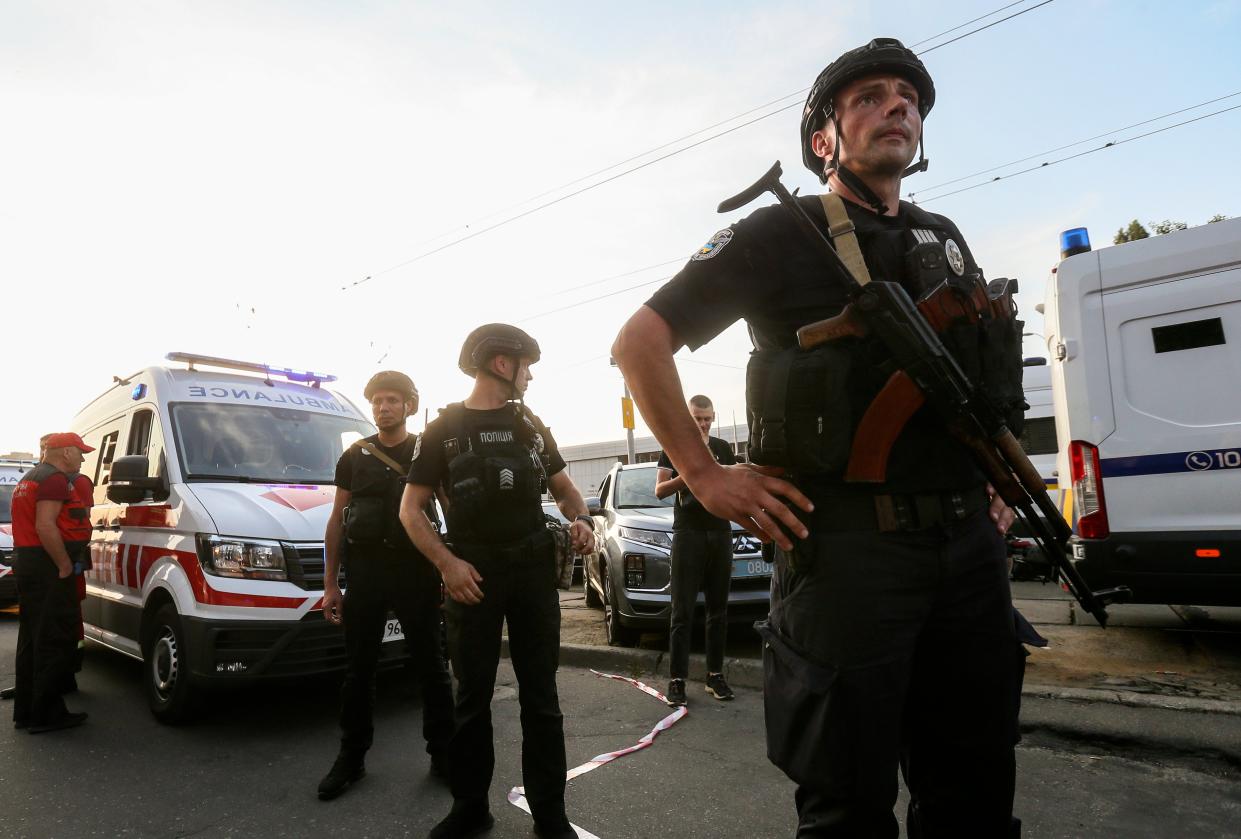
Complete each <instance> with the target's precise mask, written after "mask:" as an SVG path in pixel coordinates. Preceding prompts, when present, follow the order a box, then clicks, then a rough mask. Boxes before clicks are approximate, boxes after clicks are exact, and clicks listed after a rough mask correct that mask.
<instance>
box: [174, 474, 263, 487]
mask: <svg viewBox="0 0 1241 839" xmlns="http://www.w3.org/2000/svg"><path fill="white" fill-rule="evenodd" d="M185 479H186V480H187V481H227V482H230V483H234V484H252V483H257V482H256V481H255V480H254V478H251V477H250V476H249V475H212V474H210V473H209V472H194V473H193V474H190V475H187V476H186V478H185ZM263 483H266V481H264V482H263Z"/></svg>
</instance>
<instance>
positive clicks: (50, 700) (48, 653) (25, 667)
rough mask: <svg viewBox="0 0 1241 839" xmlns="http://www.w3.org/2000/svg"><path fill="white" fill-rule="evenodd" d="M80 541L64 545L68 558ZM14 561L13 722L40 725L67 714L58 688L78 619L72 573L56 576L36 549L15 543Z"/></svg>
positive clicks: (69, 670)
mask: <svg viewBox="0 0 1241 839" xmlns="http://www.w3.org/2000/svg"><path fill="white" fill-rule="evenodd" d="M84 546H85V545H84V544H82V545H66V548H68V549H69V555H70V557H71V558H73V557H74V556H76V555H77V554H78V553H80V551H81V550H82V549H83V548H84ZM15 565H16V567H15V569H14V572H15V575H16V577H17V597H18V604H19V609H20V614H19V617H18V623H17V661H16V665H17V667H16V669H17V673H16V677H17V678H16V682H17V684H16V692H15V694H14V697H13V721H14V722H15V723H27V724H29V725H42V724H44V723H50V722H55V721H56V720H57V719H59V718H60V717H63V716H64V715H65V714H66V713H67V709H66V707H65V700H64V698H63V696H62V692H63V690H64V686H65V683H66V682H67V681H68V680H69V678H70V677H71V676H72V675H73V672H74V665H75V663H76V658H77V647H78V629H79V626H80V623H81V611H80V610H79V608H78V590H77V582H76V579H75V578H74V576H73V575H70V576H68V577H65V578H64V579H61V578H60V576H59V572H58V571H57V570H56V563H55V562H53V561H52V558H51V557H50V556H48V554H47V552H46V551H44V550H43V549H42V548H18V549H17V561H16V563H15Z"/></svg>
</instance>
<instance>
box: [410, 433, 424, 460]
mask: <svg viewBox="0 0 1241 839" xmlns="http://www.w3.org/2000/svg"><path fill="white" fill-rule="evenodd" d="M421 453H422V435H421V434H419V435H418V436H417V437H415V438H414V453H413V454H412V455H410V456H409V462H410V463H413V462H414V461H415V460H417V459H418V455H419V454H421Z"/></svg>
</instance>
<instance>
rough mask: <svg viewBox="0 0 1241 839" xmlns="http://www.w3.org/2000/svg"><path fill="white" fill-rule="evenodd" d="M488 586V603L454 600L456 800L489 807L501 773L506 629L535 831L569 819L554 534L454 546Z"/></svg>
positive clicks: (524, 775)
mask: <svg viewBox="0 0 1241 839" xmlns="http://www.w3.org/2000/svg"><path fill="white" fill-rule="evenodd" d="M453 552H454V553H456V554H457V556H460V557H461V558H463V559H465V560H466V561H467V562H469V563H470V564H472V565H473V566H474V567H475V568H476V569H478V573H479V574H480V575H482V578H483V581H482V583H480V584H479V588H481V589H482V590H483V599H482V602H481V603H478V604H476V605H473V606H466V605H464V604H462V603H458V602H456V601H454V600H449V601H448V604H447V606H446V607H445V612H446V613H447V617H448V651H449V655H450V657H451V659H452V667H453V674H454V675H455V676H456V678H457V707H456V731H455V732H454V734H453V738H452V745H451V749H450V754H451V756H452V757H451V761H450V764H449V777H450V779H451V785H452V795H453V799H454V800H455V801H457V802H459V803H461V804H464V805H467V806H484V807H485V806H486V804H487V791H488V790H489V789H490V787H491V777H492V773H493V772H494V770H495V743H494V735H493V732H492V727H491V696H492V693H493V692H494V690H495V683H496V668H497V667H498V666H499V663H500V637H501V634H502V632H503V629H504V623H505V621H507V622H508V645H509V656H510V658H511V660H512V663H513V671H514V672H515V673H516V675H517V683H518V694H517V698H518V702H519V703H520V705H521V738H522V739H521V774H522V782H523V784H524V786H525V788H526V798H527V800H528V801H529V802H530V810H531V812H532V814H533V816H534V818H535V821H536V822H544V823H555V821H556V820H557V819H558V818H559V817H560V816H562V815H563V814H564V789H565V768H566V767H565V750H564V718H563V717H562V716H561V713H560V697H559V695H558V693H557V691H556V669H557V667H558V666H559V663H560V598H559V596H558V595H557V593H556V557H555V551H554V547H553V543H552V537H551V534H550V533H548V532H547V531H545V530H544V531H540V532H539V533H538V534H536V535H534V536H532V537H531V538H529V539H526V540H524V541H522V542H519V543H516V544H514V545H509V546H506V547H503V548H501V547H495V546H481V545H480V546H462V545H454V547H453Z"/></svg>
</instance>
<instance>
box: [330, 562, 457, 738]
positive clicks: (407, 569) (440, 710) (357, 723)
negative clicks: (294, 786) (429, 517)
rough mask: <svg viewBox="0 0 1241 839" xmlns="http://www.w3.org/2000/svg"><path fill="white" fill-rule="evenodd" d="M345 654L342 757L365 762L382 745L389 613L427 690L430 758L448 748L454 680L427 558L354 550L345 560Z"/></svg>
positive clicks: (424, 729) (424, 726)
mask: <svg viewBox="0 0 1241 839" xmlns="http://www.w3.org/2000/svg"><path fill="white" fill-rule="evenodd" d="M346 573H347V575H348V577H347V586H346V589H345V604H344V608H343V612H344V618H345V651H346V654H347V656H348V663H347V665H346V671H345V683H344V686H343V687H342V688H341V704H340V728H341V738H340V745H341V750H342V751H346V752H351V753H353V754H355V755H358V756H361V755H362V754H363V753H365V752H366V750H367V749H369V748H370V746H371V743H372V742H373V740H374V737H375V726H374V707H375V669H376V667H377V665H378V662H379V650H380V646H381V645H382V644H383V635H384V626H385V624H386V623H387V619H388V612H389V610H391V611H392V612H393V613H395V614H396V617H397V620H399V621H400V622H401V630H402V631H403V632H404V633H405V644H406V646H407V648H408V650H409V655H410V658H411V660H412V662H413V665H414V669H415V670H416V671H417V674H418V681H419V684H420V685H421V687H422V735H423V738H424V739H425V740H426V743H427V752H428V753H430V754H436V753H439V752H442V751H443V750H444V749H446V748H447V746H448V739H449V737H450V736H451V733H452V679H451V678H450V677H449V675H448V664H447V662H446V661H445V659H444V645H443V636H442V634H441V632H440V627H441V625H442V621H443V615H442V611H441V609H440V578H439V574H437V573H436V571H435V568H434V566H432V565H431V563H430V562H428V561H427V560H426V559H425V558H424V557H422V556H421V555H419V554H413V553H408V552H406V553H399V552H396V551H392V550H389V549H385V548H375V549H370V550H368V549H366V548H364V547H359V546H357V545H351V546H350V548H349V558H348V559H347V560H346Z"/></svg>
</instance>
